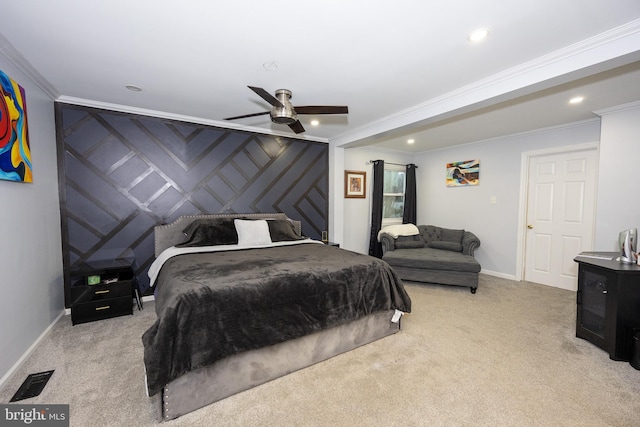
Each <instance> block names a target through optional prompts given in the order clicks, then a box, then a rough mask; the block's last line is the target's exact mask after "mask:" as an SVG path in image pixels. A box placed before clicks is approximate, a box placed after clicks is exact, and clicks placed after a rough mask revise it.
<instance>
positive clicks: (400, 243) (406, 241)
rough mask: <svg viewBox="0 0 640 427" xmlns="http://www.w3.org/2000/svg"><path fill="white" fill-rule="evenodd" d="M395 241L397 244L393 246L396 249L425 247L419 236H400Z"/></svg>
mask: <svg viewBox="0 0 640 427" xmlns="http://www.w3.org/2000/svg"><path fill="white" fill-rule="evenodd" d="M394 240H395V243H394V245H393V246H394V247H395V248H396V249H408V248H421V247H423V246H424V240H422V238H421V237H420V235H419V234H416V235H415V236H398V238H397V239H394Z"/></svg>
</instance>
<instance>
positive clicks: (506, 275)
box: [480, 268, 517, 281]
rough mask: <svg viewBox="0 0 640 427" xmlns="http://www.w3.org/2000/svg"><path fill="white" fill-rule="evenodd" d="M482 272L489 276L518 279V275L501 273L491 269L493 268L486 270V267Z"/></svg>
mask: <svg viewBox="0 0 640 427" xmlns="http://www.w3.org/2000/svg"><path fill="white" fill-rule="evenodd" d="M480 273H481V274H486V275H487V276H494V277H500V278H502V279H509V280H515V281H517V280H516V276H515V275H513V274H505V273H499V272H497V271H491V270H485V269H484V268H483V269H482V270H480Z"/></svg>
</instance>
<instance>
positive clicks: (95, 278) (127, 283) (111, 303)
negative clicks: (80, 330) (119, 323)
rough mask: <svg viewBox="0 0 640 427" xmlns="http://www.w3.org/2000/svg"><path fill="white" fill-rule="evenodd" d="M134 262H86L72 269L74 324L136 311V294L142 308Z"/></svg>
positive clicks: (72, 314)
mask: <svg viewBox="0 0 640 427" xmlns="http://www.w3.org/2000/svg"><path fill="white" fill-rule="evenodd" d="M133 266H134V261H133V260H131V259H117V260H113V261H97V262H91V263H85V264H83V265H82V266H81V267H79V268H76V269H74V270H73V271H72V272H71V323H72V324H74V325H76V324H78V323H85V322H92V321H94V320H102V319H108V318H111V317H116V316H123V315H125V314H133V298H134V293H135V296H136V300H137V301H138V308H139V309H140V308H142V305H141V301H140V300H139V295H138V294H137V283H136V278H135V274H134V268H133Z"/></svg>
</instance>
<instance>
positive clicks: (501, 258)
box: [415, 120, 600, 278]
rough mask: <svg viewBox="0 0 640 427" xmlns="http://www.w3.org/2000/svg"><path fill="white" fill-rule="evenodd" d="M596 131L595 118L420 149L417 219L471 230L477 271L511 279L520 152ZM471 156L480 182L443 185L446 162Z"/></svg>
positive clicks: (590, 138)
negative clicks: (476, 239)
mask: <svg viewBox="0 0 640 427" xmlns="http://www.w3.org/2000/svg"><path fill="white" fill-rule="evenodd" d="M599 136H600V125H599V121H598V120H592V121H588V122H582V123H576V124H573V125H570V126H565V127H560V128H554V129H545V130H540V131H537V132H530V133H525V134H519V135H512V136H509V137H504V138H498V139H494V140H489V141H481V142H476V143H472V144H466V145H463V146H458V147H453V148H449V149H442V150H436V151H429V152H424V153H420V154H419V155H418V156H416V157H415V163H416V164H417V165H418V166H419V168H418V170H417V174H416V179H417V186H418V191H417V195H418V196H417V198H418V209H417V210H418V212H417V217H418V221H417V222H418V223H419V224H433V225H438V226H442V227H447V228H456V229H466V230H469V231H472V232H474V233H475V234H476V235H477V236H478V237H479V238H480V240H481V242H482V244H481V247H480V248H479V249H478V251H477V252H476V258H477V259H478V261H479V262H480V264H481V265H482V268H483V270H484V271H485V272H488V273H494V274H498V275H502V276H504V277H510V278H514V277H515V276H516V260H517V254H516V252H517V233H518V214H519V202H520V177H521V157H522V153H523V152H527V151H535V150H540V149H545V148H551V147H559V146H565V145H576V144H583V143H593V142H597V141H598V139H599ZM471 159H479V160H480V184H479V185H478V186H473V187H447V186H446V185H445V171H446V164H447V163H451V162H455V161H462V160H471ZM493 196H495V198H496V203H495V204H491V202H490V201H491V197H493Z"/></svg>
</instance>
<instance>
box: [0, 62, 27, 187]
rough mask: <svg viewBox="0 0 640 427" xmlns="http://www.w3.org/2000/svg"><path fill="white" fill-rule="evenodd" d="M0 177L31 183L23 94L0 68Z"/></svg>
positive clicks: (21, 89) (20, 87)
mask: <svg viewBox="0 0 640 427" xmlns="http://www.w3.org/2000/svg"><path fill="white" fill-rule="evenodd" d="M0 179H5V180H7V181H19V182H33V176H32V174H31V148H30V146H29V132H28V130H27V104H26V94H25V91H24V89H23V88H22V86H20V85H19V84H18V83H16V82H15V81H14V80H13V79H12V78H11V77H9V76H8V75H6V74H5V73H4V72H3V71H1V70H0Z"/></svg>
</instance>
